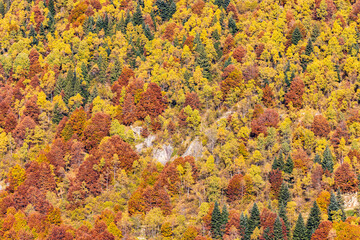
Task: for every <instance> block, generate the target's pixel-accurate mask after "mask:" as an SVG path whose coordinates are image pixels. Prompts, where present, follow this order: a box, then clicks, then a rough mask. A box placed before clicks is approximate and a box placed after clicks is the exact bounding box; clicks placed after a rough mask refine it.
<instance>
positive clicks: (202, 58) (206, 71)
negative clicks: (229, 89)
mask: <svg viewBox="0 0 360 240" xmlns="http://www.w3.org/2000/svg"><path fill="white" fill-rule="evenodd" d="M197 50H198V52H199V56H198V57H197V58H196V63H197V64H198V65H199V66H200V67H201V68H202V69H203V72H202V73H203V76H204V77H205V78H207V79H211V73H210V67H211V64H210V61H209V58H208V56H207V54H206V52H205V48H204V45H203V44H202V43H200V44H199V45H197Z"/></svg>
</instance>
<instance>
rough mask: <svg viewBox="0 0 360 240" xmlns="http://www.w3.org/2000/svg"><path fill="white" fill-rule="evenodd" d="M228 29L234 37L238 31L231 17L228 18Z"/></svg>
mask: <svg viewBox="0 0 360 240" xmlns="http://www.w3.org/2000/svg"><path fill="white" fill-rule="evenodd" d="M228 27H229V30H230V32H231V34H232V35H235V34H236V33H237V31H238V29H237V27H236V22H235V20H234V19H233V17H232V16H230V18H229V22H228Z"/></svg>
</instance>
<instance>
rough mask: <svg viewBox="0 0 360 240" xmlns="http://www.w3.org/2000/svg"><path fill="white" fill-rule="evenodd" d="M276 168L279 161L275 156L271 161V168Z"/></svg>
mask: <svg viewBox="0 0 360 240" xmlns="http://www.w3.org/2000/svg"><path fill="white" fill-rule="evenodd" d="M278 168H279V162H278V159H277V157H276V156H275V158H274V161H273V164H272V166H271V169H272V170H276V169H278Z"/></svg>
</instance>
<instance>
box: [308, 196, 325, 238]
mask: <svg viewBox="0 0 360 240" xmlns="http://www.w3.org/2000/svg"><path fill="white" fill-rule="evenodd" d="M320 221H321V212H320V208H319V206H318V204H317V202H316V201H314V204H313V206H312V208H311V210H310V215H309V218H308V220H307V223H306V229H307V234H308V239H311V236H312V234H313V233H314V232H315V230H316V229H317V228H318V226H319V224H320Z"/></svg>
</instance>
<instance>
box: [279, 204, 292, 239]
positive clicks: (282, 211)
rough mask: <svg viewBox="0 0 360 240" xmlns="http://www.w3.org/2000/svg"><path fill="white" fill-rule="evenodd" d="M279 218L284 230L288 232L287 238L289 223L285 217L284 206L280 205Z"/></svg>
mask: <svg viewBox="0 0 360 240" xmlns="http://www.w3.org/2000/svg"><path fill="white" fill-rule="evenodd" d="M279 216H280V218H281V219H282V220H283V221H284V224H285V227H286V230H287V232H288V236H289V234H290V223H289V220H288V217H287V215H286V207H285V205H284V204H280V207H279Z"/></svg>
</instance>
